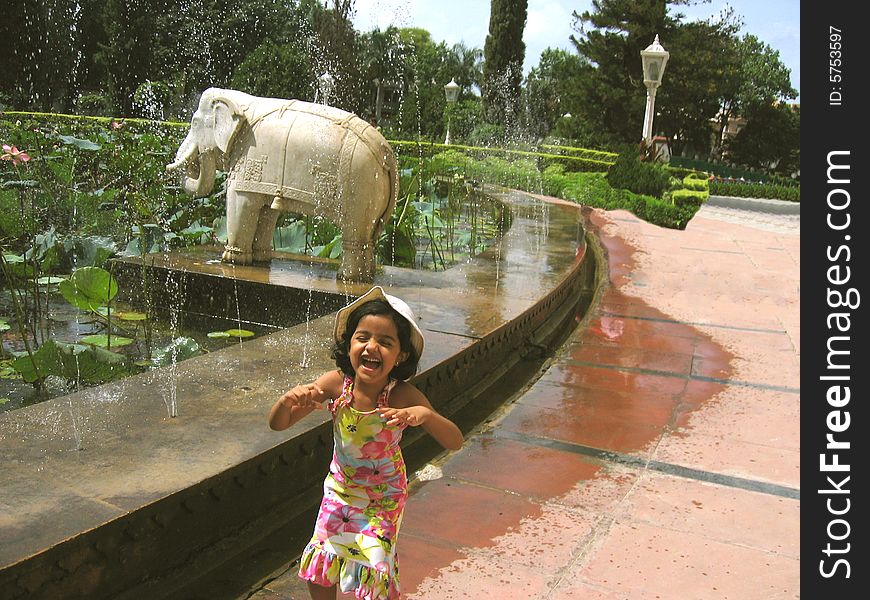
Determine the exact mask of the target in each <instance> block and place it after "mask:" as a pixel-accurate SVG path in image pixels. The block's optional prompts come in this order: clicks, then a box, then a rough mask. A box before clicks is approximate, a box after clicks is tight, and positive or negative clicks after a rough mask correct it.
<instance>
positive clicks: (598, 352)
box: [560, 344, 727, 375]
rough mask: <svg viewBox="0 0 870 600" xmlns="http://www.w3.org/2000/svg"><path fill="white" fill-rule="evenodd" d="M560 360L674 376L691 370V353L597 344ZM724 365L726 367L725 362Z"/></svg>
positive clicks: (582, 346)
mask: <svg viewBox="0 0 870 600" xmlns="http://www.w3.org/2000/svg"><path fill="white" fill-rule="evenodd" d="M560 360H561V361H565V360H569V361H570V360H576V361H581V362H585V363H592V364H600V365H606V366H617V367H628V368H633V369H648V370H652V371H664V372H667V373H674V374H676V375H689V374H690V372H691V370H692V354H691V353H685V352H665V351H662V350H645V349H642V348H624V347H615V346H602V345H599V344H579V345H576V346H573V347H572V348H571V349H570V351H569V352H568V353H567V354H565V355H563V356H560ZM725 364H726V365H727V360H726V361H725Z"/></svg>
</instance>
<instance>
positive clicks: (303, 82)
mask: <svg viewBox="0 0 870 600" xmlns="http://www.w3.org/2000/svg"><path fill="white" fill-rule="evenodd" d="M230 87H231V88H233V89H237V90H244V91H245V92H247V93H249V94H253V95H255V96H265V97H270V98H299V99H303V100H311V99H313V98H314V91H315V89H316V83H315V81H314V77H313V73H312V70H311V63H310V61H309V58H308V55H307V54H306V53H305V52H304V51H302V50H300V49H299V48H297V47H296V45H295V44H276V43H275V42H273V41H271V40H267V41H266V42H264V43H263V44H261V45H260V46H259V47H258V48H257V49H256V50H255V51H254V52H252V53H251V54H249V55H248V57H247V58H245V60H244V62H242V64H241V65H239V67H238V68H237V69H236V71H235V73H233V76H232V78H231V79H230Z"/></svg>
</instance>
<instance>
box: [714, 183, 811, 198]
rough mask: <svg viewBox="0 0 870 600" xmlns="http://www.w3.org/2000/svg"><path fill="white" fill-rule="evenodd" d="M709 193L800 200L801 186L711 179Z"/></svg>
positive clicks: (739, 196)
mask: <svg viewBox="0 0 870 600" xmlns="http://www.w3.org/2000/svg"><path fill="white" fill-rule="evenodd" d="M710 193H711V194H713V195H714V196H736V197H738V198H773V199H776V200H788V201H789V202H800V201H801V188H800V185H797V186H791V185H789V186H785V185H774V184H769V183H767V184H765V183H750V182H746V181H725V180H722V179H713V180H712V181H710Z"/></svg>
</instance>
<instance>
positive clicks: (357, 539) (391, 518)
mask: <svg viewBox="0 0 870 600" xmlns="http://www.w3.org/2000/svg"><path fill="white" fill-rule="evenodd" d="M395 385H396V381H395V380H390V382H389V383H388V384H387V385H386V387H384V390H383V391H382V392H381V395H380V397H379V398H378V406H379V407H381V406H388V401H389V397H390V391H391V390H392V389H393V387H394V386H395ZM352 400H353V379H351V378H350V377H345V379H344V389H343V392H342V394H341V396H340V397H339V398H337V399H335V400H333V401H331V402H330V403H329V405H328V406H329V410H330V412H331V413H332V422H333V437H334V438H335V451H334V453H333V457H332V463H331V464H330V466H329V475H327V476H326V480H325V481H324V482H323V500H322V502H321V503H320V512H319V514H318V515H317V522H316V524H315V526H314V535H313V536H312V538H311V541H310V542H309V543H308V546H307V547H306V548H305V552H304V553H303V554H302V559H301V564H300V566H299V577H301V578H302V579H305V580H307V581H311V582H313V583H316V584H319V585H323V586H331V585H333V584H338V585H339V588H340V589H341V591H342V592H350V591H354V593H355V596H356V598H360V599H364V600H381V599H387V600H393V599H395V598H398V597H399V561H398V557H397V556H396V536H397V535H398V533H399V527H400V525H401V523H402V512H403V510H404V508H405V501H406V500H407V498H408V477H407V474H406V471H405V462H404V460H403V458H402V451H401V449H400V448H399V441H400V440H401V439H402V431H403V430H404V427H405V426H404V425H403V426H401V427H388V426H387V425H386V422H385V421H384V420H383V419H382V418H381V416H380V415H379V414H378V412H377V410H376V409H375V410H372V411H367V412H362V411H358V410H356V409H355V408H354V407H353V406H352Z"/></svg>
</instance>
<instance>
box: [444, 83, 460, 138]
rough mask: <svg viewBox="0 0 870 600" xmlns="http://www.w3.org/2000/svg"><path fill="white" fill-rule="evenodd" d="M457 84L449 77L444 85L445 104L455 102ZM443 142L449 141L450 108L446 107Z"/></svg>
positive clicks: (457, 92) (457, 89)
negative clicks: (448, 80)
mask: <svg viewBox="0 0 870 600" xmlns="http://www.w3.org/2000/svg"><path fill="white" fill-rule="evenodd" d="M459 90H460V87H459V84H458V83H456V81H455V79H453V78H452V77H451V78H450V83H448V84H447V85H445V86H444V96H445V97H446V98H447V104H448V105H452V104H454V103H455V102H456V99H457V98H459ZM444 143H445V144H449V143H450V110H449V107H448V111H447V136H446V137H445V138H444Z"/></svg>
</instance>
